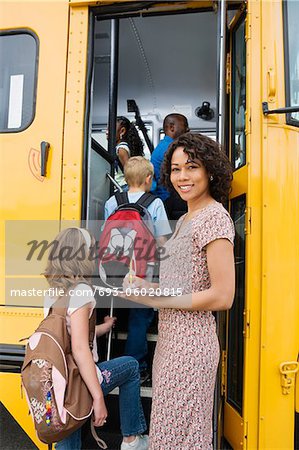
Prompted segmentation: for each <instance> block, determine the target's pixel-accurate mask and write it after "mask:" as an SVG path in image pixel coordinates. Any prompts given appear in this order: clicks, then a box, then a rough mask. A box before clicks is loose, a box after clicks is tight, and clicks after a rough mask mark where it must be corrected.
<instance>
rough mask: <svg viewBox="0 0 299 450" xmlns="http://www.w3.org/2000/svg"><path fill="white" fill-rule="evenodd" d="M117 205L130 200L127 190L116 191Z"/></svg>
mask: <svg viewBox="0 0 299 450" xmlns="http://www.w3.org/2000/svg"><path fill="white" fill-rule="evenodd" d="M115 198H116V202H117V206H121V205H124V204H127V203H130V202H129V196H128V193H127V192H116V194H115Z"/></svg>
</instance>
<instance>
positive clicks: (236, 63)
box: [232, 21, 246, 169]
mask: <svg viewBox="0 0 299 450" xmlns="http://www.w3.org/2000/svg"><path fill="white" fill-rule="evenodd" d="M245 110H246V46H245V24H244V21H243V22H241V23H240V25H239V26H238V28H237V29H236V30H235V31H234V33H233V52H232V156H233V158H232V159H233V165H234V168H235V169H238V168H239V167H242V166H243V165H244V164H245V163H246V138H245Z"/></svg>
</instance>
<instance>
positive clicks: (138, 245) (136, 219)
mask: <svg viewBox="0 0 299 450" xmlns="http://www.w3.org/2000/svg"><path fill="white" fill-rule="evenodd" d="M115 198H116V201H117V205H118V207H117V209H116V210H115V211H114V212H113V213H112V214H111V215H110V216H109V217H108V219H107V221H106V223H105V225H104V228H103V231H102V234H101V236H100V242H99V248H100V253H99V274H100V278H101V280H102V282H103V283H104V284H105V285H106V286H108V287H112V288H115V287H121V286H122V283H123V279H124V277H125V276H126V274H127V273H128V272H129V271H130V273H131V274H132V275H133V274H134V275H136V276H138V277H141V278H145V277H146V278H147V279H149V278H151V277H152V276H153V273H154V268H155V262H156V251H157V247H156V240H155V237H154V226H153V222H152V218H151V216H150V214H149V212H148V210H147V208H148V206H149V205H150V204H151V203H152V202H153V201H154V200H155V199H156V197H155V196H154V195H152V194H150V193H145V194H143V195H142V196H141V197H140V198H139V200H137V202H136V203H130V201H129V197H128V194H127V192H118V193H116V194H115Z"/></svg>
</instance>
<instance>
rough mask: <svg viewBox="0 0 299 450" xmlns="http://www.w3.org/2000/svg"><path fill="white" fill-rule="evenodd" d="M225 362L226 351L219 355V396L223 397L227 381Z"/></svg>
mask: <svg viewBox="0 0 299 450" xmlns="http://www.w3.org/2000/svg"><path fill="white" fill-rule="evenodd" d="M226 360H227V352H226V350H222V353H221V395H222V396H225V394H226V381H227V371H226V367H227V364H226Z"/></svg>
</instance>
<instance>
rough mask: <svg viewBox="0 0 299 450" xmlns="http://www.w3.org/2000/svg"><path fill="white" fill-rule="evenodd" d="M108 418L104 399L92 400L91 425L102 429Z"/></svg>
mask: <svg viewBox="0 0 299 450" xmlns="http://www.w3.org/2000/svg"><path fill="white" fill-rule="evenodd" d="M107 416H108V412H107V408H106V405H105V400H104V397H103V396H101V397H100V398H97V399H94V400H93V424H94V426H95V427H102V426H103V425H104V424H105V423H106V418H107Z"/></svg>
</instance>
